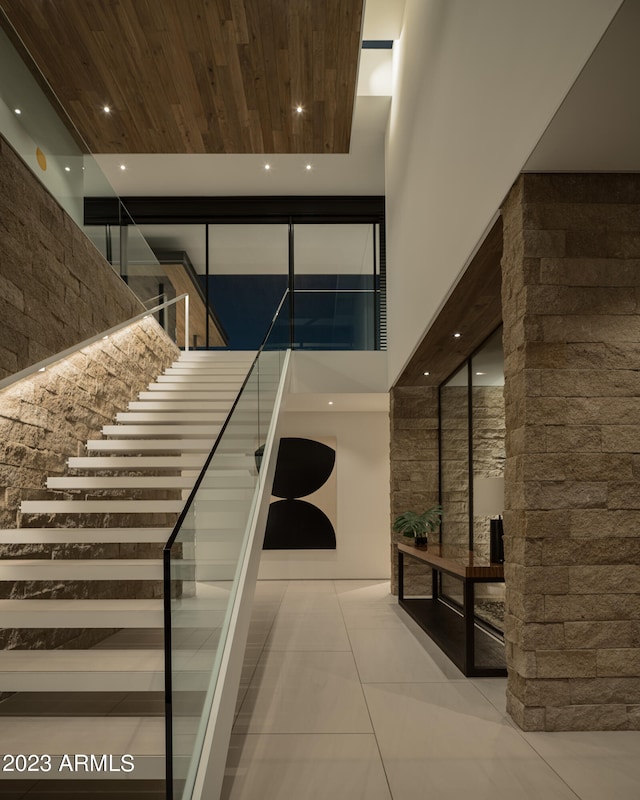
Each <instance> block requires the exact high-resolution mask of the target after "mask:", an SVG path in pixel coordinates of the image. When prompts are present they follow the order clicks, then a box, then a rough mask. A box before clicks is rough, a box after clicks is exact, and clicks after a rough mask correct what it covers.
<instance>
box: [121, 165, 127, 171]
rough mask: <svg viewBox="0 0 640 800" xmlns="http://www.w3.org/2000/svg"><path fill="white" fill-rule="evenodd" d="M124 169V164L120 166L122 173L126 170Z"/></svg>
mask: <svg viewBox="0 0 640 800" xmlns="http://www.w3.org/2000/svg"><path fill="white" fill-rule="evenodd" d="M126 168H127V165H126V164H120V169H121V170H122V171H123V172H124V171H125V169H126Z"/></svg>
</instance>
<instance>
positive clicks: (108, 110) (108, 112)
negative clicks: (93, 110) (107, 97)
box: [102, 106, 111, 114]
mask: <svg viewBox="0 0 640 800" xmlns="http://www.w3.org/2000/svg"><path fill="white" fill-rule="evenodd" d="M102 110H103V111H104V113H105V114H110V113H111V106H104V107H103V109H102Z"/></svg>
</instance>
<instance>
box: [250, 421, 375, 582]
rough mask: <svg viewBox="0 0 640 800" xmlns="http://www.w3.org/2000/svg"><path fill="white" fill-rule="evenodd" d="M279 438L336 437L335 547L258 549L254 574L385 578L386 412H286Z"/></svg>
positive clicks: (267, 576)
mask: <svg viewBox="0 0 640 800" xmlns="http://www.w3.org/2000/svg"><path fill="white" fill-rule="evenodd" d="M281 435H282V436H300V437H309V438H313V437H314V436H335V437H336V440H337V442H336V448H337V452H336V470H337V483H338V505H337V529H336V540H337V549H336V550H286V551H285V550H271V551H264V552H263V553H262V560H261V563H260V574H259V577H260V578H263V579H285V578H303V579H311V578H388V577H389V525H390V522H389V518H390V513H391V512H390V507H389V415H388V414H387V413H383V412H361V413H358V412H343V413H341V412H337V413H333V412H318V413H306V412H296V413H286V414H284V418H283V420H282V429H281Z"/></svg>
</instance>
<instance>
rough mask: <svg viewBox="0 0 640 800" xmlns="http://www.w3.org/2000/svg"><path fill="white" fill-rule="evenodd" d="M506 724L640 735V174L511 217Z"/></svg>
mask: <svg viewBox="0 0 640 800" xmlns="http://www.w3.org/2000/svg"><path fill="white" fill-rule="evenodd" d="M503 219H504V255H503V317H504V344H505V403H506V428H507V438H506V468H505V489H506V498H505V504H506V510H505V546H506V565H505V573H506V585H507V615H506V640H507V661H508V665H509V680H508V691H507V696H508V710H509V712H510V714H511V715H512V716H513V718H514V719H515V720H516V722H517V723H518V724H519V725H520V726H521V727H523V728H525V729H527V730H588V729H620V730H623V729H635V730H637V729H640V492H639V491H638V485H639V484H638V479H639V478H640V455H639V454H640V313H639V312H640V176H637V175H605V174H591V175H523V176H521V177H520V179H519V180H518V181H517V183H516V184H515V186H514V188H513V189H512V191H511V193H510V195H509V196H508V198H507V201H506V203H505V207H504V209H503Z"/></svg>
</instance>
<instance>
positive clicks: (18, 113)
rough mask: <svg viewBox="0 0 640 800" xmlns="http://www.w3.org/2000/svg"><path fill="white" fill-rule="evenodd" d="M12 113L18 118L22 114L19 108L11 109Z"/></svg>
mask: <svg viewBox="0 0 640 800" xmlns="http://www.w3.org/2000/svg"><path fill="white" fill-rule="evenodd" d="M13 113H14V114H17V115H18V116H20V114H22V109H21V108H14V109H13Z"/></svg>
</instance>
